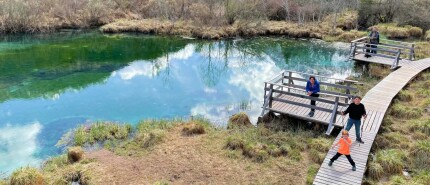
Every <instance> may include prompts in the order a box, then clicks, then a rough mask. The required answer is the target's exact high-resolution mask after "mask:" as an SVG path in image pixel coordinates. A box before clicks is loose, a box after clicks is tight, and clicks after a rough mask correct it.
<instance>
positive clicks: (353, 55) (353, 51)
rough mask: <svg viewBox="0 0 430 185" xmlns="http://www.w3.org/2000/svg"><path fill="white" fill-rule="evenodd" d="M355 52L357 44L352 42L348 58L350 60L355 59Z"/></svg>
mask: <svg viewBox="0 0 430 185" xmlns="http://www.w3.org/2000/svg"><path fill="white" fill-rule="evenodd" d="M356 50H357V43H356V42H354V44H353V46H352V48H351V53H350V54H349V56H350V57H351V59H354V57H355V51H356Z"/></svg>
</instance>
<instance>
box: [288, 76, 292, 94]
mask: <svg viewBox="0 0 430 185" xmlns="http://www.w3.org/2000/svg"><path fill="white" fill-rule="evenodd" d="M292 75H293V74H292V72H291V71H288V77H290V78H288V85H290V84H292V82H293V79H291V77H292ZM288 92H290V88H288Z"/></svg>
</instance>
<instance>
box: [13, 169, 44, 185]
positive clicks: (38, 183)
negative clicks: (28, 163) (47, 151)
mask: <svg viewBox="0 0 430 185" xmlns="http://www.w3.org/2000/svg"><path fill="white" fill-rule="evenodd" d="M9 183H10V184H11V185H43V184H45V178H44V177H43V175H42V173H40V172H39V170H37V169H35V168H31V167H24V168H20V169H18V170H15V171H14V172H13V173H12V175H11V176H10V181H9Z"/></svg>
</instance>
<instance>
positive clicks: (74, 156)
mask: <svg viewBox="0 0 430 185" xmlns="http://www.w3.org/2000/svg"><path fill="white" fill-rule="evenodd" d="M83 157H84V150H83V149H82V147H79V146H78V147H70V148H69V149H68V151H67V159H68V160H69V162H71V163H75V162H79V161H80V160H82V158H83Z"/></svg>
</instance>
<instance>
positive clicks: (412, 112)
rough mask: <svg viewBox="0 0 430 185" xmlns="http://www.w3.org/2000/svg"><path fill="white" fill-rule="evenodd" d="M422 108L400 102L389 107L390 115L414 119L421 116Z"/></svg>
mask: <svg viewBox="0 0 430 185" xmlns="http://www.w3.org/2000/svg"><path fill="white" fill-rule="evenodd" d="M422 112H423V111H422V110H421V109H419V108H417V107H412V108H411V107H409V106H405V105H402V104H394V105H393V106H392V107H391V109H390V115H392V116H394V117H396V118H401V119H415V118H418V117H420V116H422Z"/></svg>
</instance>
